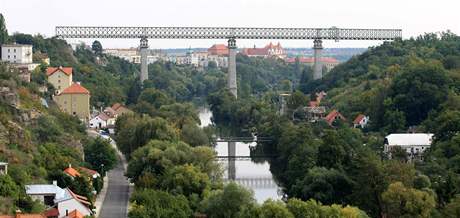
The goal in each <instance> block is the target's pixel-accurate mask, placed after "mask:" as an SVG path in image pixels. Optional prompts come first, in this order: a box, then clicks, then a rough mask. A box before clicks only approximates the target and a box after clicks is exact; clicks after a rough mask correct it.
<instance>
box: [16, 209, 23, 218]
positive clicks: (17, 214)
mask: <svg viewBox="0 0 460 218" xmlns="http://www.w3.org/2000/svg"><path fill="white" fill-rule="evenodd" d="M21 214H22V211H21V210H19V209H17V210H16V211H15V216H14V217H15V218H19V217H21Z"/></svg>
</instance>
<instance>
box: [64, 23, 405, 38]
mask: <svg viewBox="0 0 460 218" xmlns="http://www.w3.org/2000/svg"><path fill="white" fill-rule="evenodd" d="M56 36H59V37H63V38H128V39H129V38H135V39H139V38H151V39H230V38H233V39H299V40H307V39H322V40H395V39H397V38H401V37H402V31H401V30H400V29H339V28H335V27H333V28H249V27H95V26H93V27H91V26H57V27H56Z"/></svg>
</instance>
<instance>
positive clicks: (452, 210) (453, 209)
mask: <svg viewBox="0 0 460 218" xmlns="http://www.w3.org/2000/svg"><path fill="white" fill-rule="evenodd" d="M442 215H443V216H444V217H446V218H456V217H460V195H457V196H456V197H455V198H453V199H452V200H451V202H450V203H449V204H447V205H446V206H445V207H444V209H443V210H442Z"/></svg>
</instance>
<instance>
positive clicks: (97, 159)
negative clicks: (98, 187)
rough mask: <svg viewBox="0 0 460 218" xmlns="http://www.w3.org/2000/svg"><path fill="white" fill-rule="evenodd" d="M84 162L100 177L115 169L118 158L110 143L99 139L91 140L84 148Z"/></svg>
mask: <svg viewBox="0 0 460 218" xmlns="http://www.w3.org/2000/svg"><path fill="white" fill-rule="evenodd" d="M83 150H84V153H85V161H86V162H88V163H89V164H90V165H91V168H92V169H94V170H96V171H97V172H99V174H101V175H105V173H106V172H107V171H109V170H111V169H113V168H114V167H115V165H116V164H117V161H118V158H117V154H116V151H115V149H114V148H113V147H112V146H111V145H110V143H109V142H108V141H107V140H105V139H102V138H100V137H98V138H96V139H94V140H91V141H90V142H89V143H88V144H86V145H85V146H84V149H83Z"/></svg>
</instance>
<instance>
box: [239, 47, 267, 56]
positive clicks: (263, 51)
mask: <svg viewBox="0 0 460 218" xmlns="http://www.w3.org/2000/svg"><path fill="white" fill-rule="evenodd" d="M241 53H242V54H244V55H247V56H251V55H255V56H265V55H268V49H267V48H244V49H243V50H242V51H241Z"/></svg>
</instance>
